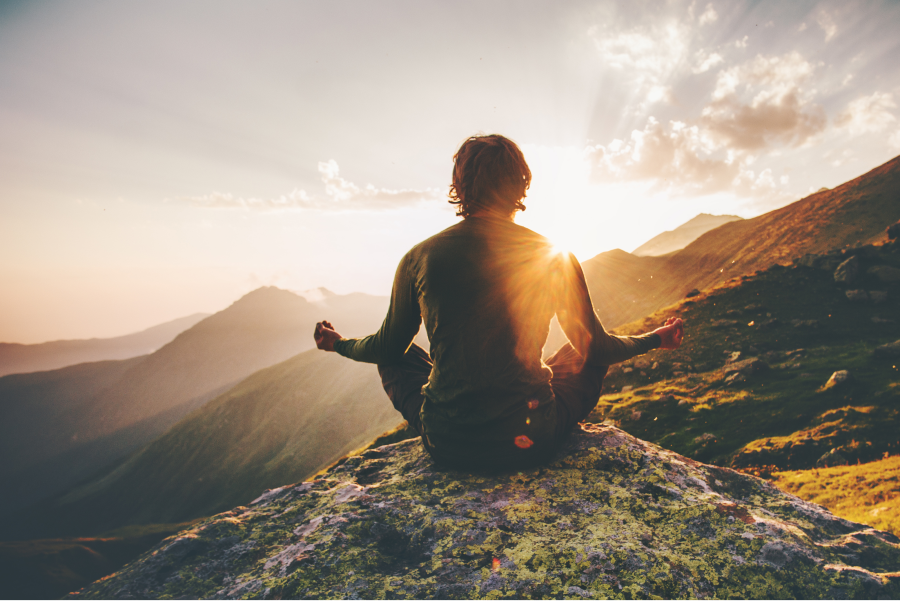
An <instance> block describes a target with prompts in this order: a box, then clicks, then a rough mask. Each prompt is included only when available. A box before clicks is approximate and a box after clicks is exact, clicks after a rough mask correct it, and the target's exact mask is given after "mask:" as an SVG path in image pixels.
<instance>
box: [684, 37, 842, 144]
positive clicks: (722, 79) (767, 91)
mask: <svg viewBox="0 0 900 601" xmlns="http://www.w3.org/2000/svg"><path fill="white" fill-rule="evenodd" d="M813 70H814V68H813V66H812V65H811V64H810V63H809V62H807V61H806V60H805V59H804V58H803V57H802V56H800V54H799V53H797V52H792V53H789V54H786V55H784V56H770V57H765V56H762V55H759V56H757V57H756V58H755V59H753V60H751V61H749V62H747V63H744V64H742V65H737V66H735V67H731V68H729V69H726V70H724V71H722V72H720V73H719V75H718V77H717V79H716V87H715V90H714V91H713V94H712V102H711V103H710V104H709V105H708V106H706V107H705V108H704V109H703V111H702V115H701V123H702V124H703V126H704V127H705V129H706V130H707V131H708V132H709V133H710V135H712V136H714V137H716V138H717V139H718V140H720V141H721V142H722V143H723V144H725V145H727V146H728V147H730V148H734V149H742V150H757V149H762V148H765V147H766V146H769V145H771V144H774V143H783V144H790V145H799V144H802V143H804V142H806V141H807V140H808V139H809V138H811V137H812V136H814V135H816V134H817V133H819V132H821V131H822V130H823V129H824V128H825V123H826V119H825V112H824V109H822V107H821V106H818V105H815V104H813V102H812V99H811V95H810V94H808V93H807V92H805V90H804V89H803V88H802V87H801V86H802V84H803V83H805V82H806V81H807V80H808V79H809V78H810V76H811V75H812V73H813Z"/></svg>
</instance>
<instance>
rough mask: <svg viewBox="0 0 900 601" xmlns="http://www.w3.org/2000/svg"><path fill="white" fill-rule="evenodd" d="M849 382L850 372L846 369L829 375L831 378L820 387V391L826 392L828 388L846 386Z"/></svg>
mask: <svg viewBox="0 0 900 601" xmlns="http://www.w3.org/2000/svg"><path fill="white" fill-rule="evenodd" d="M850 380H851V376H850V372H849V371H847V370H846V369H842V370H839V371H836V372H834V373H833V374H831V377H830V378H828V381H827V382H825V385H824V386H822V390H828V389H829V388H834V387H835V386H840V385H842V384H846V383H847V382H849V381H850Z"/></svg>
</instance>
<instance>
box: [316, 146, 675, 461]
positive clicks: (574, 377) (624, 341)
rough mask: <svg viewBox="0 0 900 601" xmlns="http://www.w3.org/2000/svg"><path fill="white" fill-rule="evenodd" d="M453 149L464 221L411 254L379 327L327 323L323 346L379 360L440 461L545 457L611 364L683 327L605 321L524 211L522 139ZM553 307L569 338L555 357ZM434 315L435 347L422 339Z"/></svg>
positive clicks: (573, 263) (582, 413) (571, 267)
mask: <svg viewBox="0 0 900 601" xmlns="http://www.w3.org/2000/svg"><path fill="white" fill-rule="evenodd" d="M453 160H454V168H453V183H452V185H451V186H450V202H451V203H452V204H455V205H457V207H458V210H457V215H458V216H461V217H463V221H462V222H460V223H458V224H456V225H454V226H452V227H450V228H447V229H446V230H444V231H443V232H441V233H439V234H437V235H435V236H432V237H431V238H428V239H427V240H425V241H424V242H421V243H420V244H417V245H416V246H415V247H413V249H412V250H410V251H409V252H408V253H407V254H406V256H404V257H403V260H402V261H400V265H399V267H398V268H397V273H396V276H395V277H394V286H393V290H392V292H391V305H390V308H389V310H388V314H387V317H385V320H384V323H383V324H382V326H381V329H379V331H378V332H377V333H376V334H374V335H372V336H368V337H366V338H362V339H352V340H351V339H345V338H342V337H341V335H340V334H338V333H337V332H336V331H335V329H334V327H333V326H332V325H331V323H330V322H328V321H323V322H320V323H318V324H316V331H315V340H316V346H318V348H320V349H322V350H326V351H336V352H338V353H340V354H341V355H344V356H345V357H349V358H350V359H354V360H356V361H365V362H369V363H376V364H377V365H378V372H379V374H380V375H381V379H382V383H383V385H384V389H385V391H386V392H387V394H388V396H389V397H390V399H391V402H392V403H393V404H394V407H396V408H397V410H398V411H400V413H402V414H403V417H405V418H406V420H407V421H408V422H409V424H410V425H411V426H412V427H413V428H415V430H416V431H418V432H419V434H421V436H422V442H423V444H424V445H425V448H426V449H427V450H428V452H429V453H430V454H431V456H432V457H433V458H434V459H435V461H436V462H438V463H439V464H443V465H446V466H448V467H453V468H459V469H512V468H520V467H525V466H529V465H534V464H536V463H537V462H540V461H543V460H545V459H547V458H548V457H549V456H550V455H551V454H552V453H553V452H554V450H555V449H556V448H557V447H558V445H559V443H560V442H561V441H562V439H563V438H564V437H565V436H566V434H567V433H568V432H569V431H570V430H572V428H574V427H575V425H576V424H577V423H578V422H579V421H581V420H582V419H584V418H586V417H587V416H588V414H589V413H590V412H591V410H592V409H593V408H594V407H595V406H596V404H597V401H598V400H599V397H600V389H601V386H602V384H603V378H604V376H605V375H606V371H607V369H608V366H609V365H612V364H614V363H618V362H621V361H625V360H627V359H630V358H631V357H634V356H635V355H639V354H642V353H645V352H647V351H649V350H651V349H655V348H666V349H675V348H678V346H679V345H680V344H681V340H682V338H683V336H684V328H683V325H682V322H681V320H680V319H669V320H667V321H666V324H665V325H664V326H663V327H661V328H659V329H657V330H655V331H653V332H651V333H649V334H644V335H643V336H626V337H620V336H610V335H609V334H608V333H607V332H606V330H604V328H603V326H602V325H601V324H600V321H599V320H598V319H597V316H596V315H595V313H594V309H593V305H592V303H591V297H590V294H589V293H588V288H587V284H586V283H585V279H584V274H583V272H582V270H581V266H580V265H579V263H578V261H577V260H576V259H575V257H574V256H573V255H571V254H567V253H563V252H560V251H558V250H556V249H555V248H554V247H553V245H552V244H551V243H550V242H549V241H548V240H547V239H546V238H544V237H543V236H540V235H538V234H536V233H534V232H532V231H531V230H529V229H526V228H524V227H521V226H518V225H516V224H515V223H514V217H515V213H516V212H517V211H524V210H525V205H524V204H522V200H523V199H524V198H525V193H526V191H527V190H528V187H529V185H530V183H531V171H530V170H529V168H528V165H527V164H526V162H525V157H524V156H523V155H522V152H521V150H519V148H518V146H516V144H515V143H513V142H512V141H510V140H508V139H507V138H504V137H503V136H499V135H489V136H474V137H472V138H469V139H468V140H466V141H465V142H464V143H463V145H462V146H461V147H460V148H459V150H458V151H457V153H456V155H455V156H454V157H453ZM554 315H556V316H557V318H558V320H559V323H560V325H561V326H562V329H563V331H564V332H565V334H566V336H567V337H568V339H569V341H570V342H569V343H568V344H565V345H564V346H563V347H562V348H561V349H559V350H558V351H557V352H556V353H555V354H554V355H553V356H552V357H550V358H549V359H548V360H547V362H546V363H544V362H543V361H542V360H541V350H542V348H543V346H544V343H545V341H546V339H547V334H548V332H549V328H550V320H551V319H552V318H553V316H554ZM423 321H424V323H425V331H426V333H427V334H428V340H429V341H430V344H431V352H430V355H429V353H426V352H425V351H424V350H423V349H422V348H421V347H419V346H418V345H416V344H413V342H412V341H413V338H414V337H415V335H416V333H417V332H418V330H419V326H420V324H421V323H422V322H423Z"/></svg>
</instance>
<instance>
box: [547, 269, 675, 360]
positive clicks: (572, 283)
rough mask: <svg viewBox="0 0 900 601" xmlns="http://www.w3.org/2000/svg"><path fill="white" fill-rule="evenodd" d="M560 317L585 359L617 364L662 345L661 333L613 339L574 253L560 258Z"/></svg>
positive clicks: (615, 337)
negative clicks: (604, 325)
mask: <svg viewBox="0 0 900 601" xmlns="http://www.w3.org/2000/svg"><path fill="white" fill-rule="evenodd" d="M557 273H558V275H559V279H558V281H557V285H558V296H557V307H558V308H557V318H558V319H559V324H560V326H562V329H563V332H565V334H566V336H567V337H568V339H569V342H571V343H572V346H574V347H575V350H577V351H578V352H579V354H581V356H582V357H584V358H585V360H586V361H587V362H589V363H592V364H597V365H613V364H614V363H621V362H622V361H627V360H628V359H631V358H632V357H635V356H637V355H642V354H644V353H646V352H648V351H651V350H653V349H655V348H659V346H660V344H662V339H660V337H659V334H652V333H650V334H643V335H641V336H613V335H611V334H609V332H607V331H606V329H605V328H604V327H603V324H601V323H600V319H599V318H598V317H597V314H596V313H595V312H594V304H593V302H591V294H590V291H589V290H588V287H587V282H586V281H585V278H584V272H583V271H582V269H581V265H580V264H579V263H578V259H576V258H575V256H574V255H572V254H571V253H569V254H567V255H565V256H562V257H561V258H560V265H559V267H558V269H557Z"/></svg>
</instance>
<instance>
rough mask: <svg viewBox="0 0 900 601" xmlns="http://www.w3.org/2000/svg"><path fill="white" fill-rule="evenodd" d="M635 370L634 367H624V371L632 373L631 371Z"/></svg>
mask: <svg viewBox="0 0 900 601" xmlns="http://www.w3.org/2000/svg"><path fill="white" fill-rule="evenodd" d="M633 371H634V369H632V368H630V367H624V368H622V373H626V374H630V373H631V372H633Z"/></svg>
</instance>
